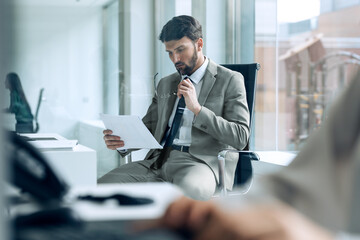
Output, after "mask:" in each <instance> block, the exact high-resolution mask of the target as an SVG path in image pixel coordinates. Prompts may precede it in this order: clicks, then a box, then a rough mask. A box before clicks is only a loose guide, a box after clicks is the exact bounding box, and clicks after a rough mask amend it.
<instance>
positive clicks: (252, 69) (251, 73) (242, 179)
mask: <svg viewBox="0 0 360 240" xmlns="http://www.w3.org/2000/svg"><path fill="white" fill-rule="evenodd" d="M222 66H224V67H226V68H229V69H231V70H233V71H237V72H240V73H241V74H242V75H243V76H244V83H245V89H246V100H247V104H248V108H249V113H250V125H249V128H250V129H251V123H252V120H253V113H254V106H255V92H256V78H257V72H258V71H259V70H260V64H259V63H250V64H223V65H222ZM250 135H251V131H250ZM249 141H250V140H249ZM229 152H237V153H238V154H239V160H238V163H237V166H236V170H235V178H234V186H240V185H243V184H244V183H246V182H247V181H248V180H249V179H250V178H251V177H252V166H251V161H252V160H254V161H258V160H260V158H259V156H258V155H257V154H256V153H255V152H251V151H249V142H248V143H247V145H246V146H245V148H244V149H243V151H237V150H223V151H221V152H219V155H218V160H219V178H220V181H219V190H220V191H221V193H222V195H226V186H225V159H226V154H227V153H229Z"/></svg>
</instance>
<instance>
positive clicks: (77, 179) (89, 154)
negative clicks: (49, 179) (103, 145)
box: [22, 133, 97, 186]
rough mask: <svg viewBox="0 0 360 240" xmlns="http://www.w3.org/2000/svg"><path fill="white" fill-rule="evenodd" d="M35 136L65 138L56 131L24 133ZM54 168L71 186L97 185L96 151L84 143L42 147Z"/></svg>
mask: <svg viewBox="0 0 360 240" xmlns="http://www.w3.org/2000/svg"><path fill="white" fill-rule="evenodd" d="M22 135H23V136H27V137H33V138H51V137H54V138H57V139H64V138H63V137H62V136H60V135H58V134H55V133H36V134H22ZM41 152H42V153H43V154H44V155H45V157H46V158H47V159H48V160H49V164H50V165H51V166H52V167H53V169H54V170H55V171H56V172H57V173H58V174H59V175H60V176H62V177H63V178H64V180H65V181H66V182H67V183H68V184H69V185H70V186H96V184H97V178H96V170H97V166H96V152H95V151H94V150H93V149H91V148H88V147H85V146H83V145H80V144H78V145H76V146H75V147H74V148H73V149H69V150H56V149H49V150H45V149H42V150H41Z"/></svg>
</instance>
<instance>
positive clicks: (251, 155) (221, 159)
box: [218, 149, 260, 196]
mask: <svg viewBox="0 0 360 240" xmlns="http://www.w3.org/2000/svg"><path fill="white" fill-rule="evenodd" d="M229 152H237V153H239V159H238V163H237V166H236V169H235V179H234V184H237V183H239V182H241V181H244V180H243V179H244V178H246V179H247V178H249V177H251V175H252V167H251V161H259V160H260V157H259V155H258V154H257V153H256V152H253V151H238V150H233V149H227V150H222V151H220V152H219V153H218V164H219V190H220V194H221V196H226V195H227V190H226V186H225V174H226V172H225V161H226V154H227V153H229ZM244 167H245V168H247V170H248V171H249V174H250V175H248V176H245V177H243V176H241V175H240V171H241V169H242V168H244Z"/></svg>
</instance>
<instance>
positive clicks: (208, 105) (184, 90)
mask: <svg viewBox="0 0 360 240" xmlns="http://www.w3.org/2000/svg"><path fill="white" fill-rule="evenodd" d="M159 39H160V40H161V41H162V42H163V43H164V44H165V48H166V51H167V52H168V54H169V57H170V59H171V61H172V62H173V63H174V65H175V68H176V70H177V73H174V74H171V75H169V76H167V77H165V78H163V79H161V80H160V82H159V84H158V87H157V94H156V95H155V96H154V98H153V100H152V103H151V105H150V107H149V109H148V111H147V113H146V115H145V117H144V118H143V122H144V124H145V125H146V126H147V128H148V129H149V130H150V132H151V133H152V134H153V135H154V137H155V139H156V140H157V141H158V142H159V143H161V144H165V145H164V149H163V150H161V151H160V150H151V151H150V152H149V153H148V154H147V156H146V157H145V160H143V161H139V162H133V163H129V164H126V165H123V166H121V167H119V168H117V169H114V170H112V171H111V172H109V173H108V174H106V175H105V176H103V177H102V178H100V179H99V181H98V182H99V183H112V182H139V181H140V182H147V181H168V182H172V183H174V184H176V185H178V186H179V187H180V188H182V189H183V190H184V193H185V195H187V196H189V197H192V198H195V199H201V200H203V199H208V198H210V197H211V196H212V195H213V194H214V192H215V189H216V186H217V182H218V163H217V154H218V152H219V151H220V150H222V149H225V148H234V149H238V150H241V149H243V148H244V147H245V146H246V144H247V142H248V138H249V111H248V106H247V102H246V92H245V87H244V79H243V76H242V75H241V74H240V73H237V72H233V71H230V70H228V69H226V68H224V67H222V66H220V65H218V64H216V63H214V62H213V61H212V60H210V59H209V58H207V57H206V56H204V54H203V52H202V48H203V45H204V43H203V39H202V29H201V25H200V24H199V22H198V21H197V20H196V19H194V18H193V17H190V16H178V17H174V18H173V19H171V20H170V21H169V22H168V23H167V24H166V25H165V26H164V27H163V29H162V32H161V34H160V36H159ZM184 100H185V104H186V107H185V109H184V111H183V115H182V116H181V121H180V120H179V121H180V127H179V130H178V131H175V134H172V133H171V130H169V129H172V124H173V122H175V120H174V119H179V118H178V117H177V106H178V104H180V101H184ZM173 120H174V121H173ZM111 134H112V131H111V130H105V131H104V135H105V136H104V140H105V143H106V145H107V147H108V148H109V149H114V150H115V149H116V148H119V147H123V146H124V145H125V147H126V143H124V142H123V141H122V140H121V136H114V135H111ZM170 136H174V139H173V140H172V141H171V144H170V145H169V144H168V142H169V141H168V140H169V138H171V137H170ZM168 145H169V146H168ZM130 151H131V150H129V151H127V152H126V153H122V154H127V153H128V152H130ZM236 163H237V158H235V157H234V158H233V159H229V161H228V162H227V163H226V172H227V176H228V178H227V179H226V185H227V186H232V184H233V178H234V171H235V166H236Z"/></svg>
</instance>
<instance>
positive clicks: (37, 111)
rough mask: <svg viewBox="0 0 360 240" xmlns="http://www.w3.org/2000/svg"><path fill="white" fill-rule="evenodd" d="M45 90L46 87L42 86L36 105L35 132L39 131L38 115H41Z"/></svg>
mask: <svg viewBox="0 0 360 240" xmlns="http://www.w3.org/2000/svg"><path fill="white" fill-rule="evenodd" d="M43 92H44V88H41V89H40V93H39V99H38V103H37V106H36V112H35V116H34V120H35V129H34V133H37V132H38V131H39V128H40V126H39V122H38V116H39V109H40V105H41V102H42V96H43Z"/></svg>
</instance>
